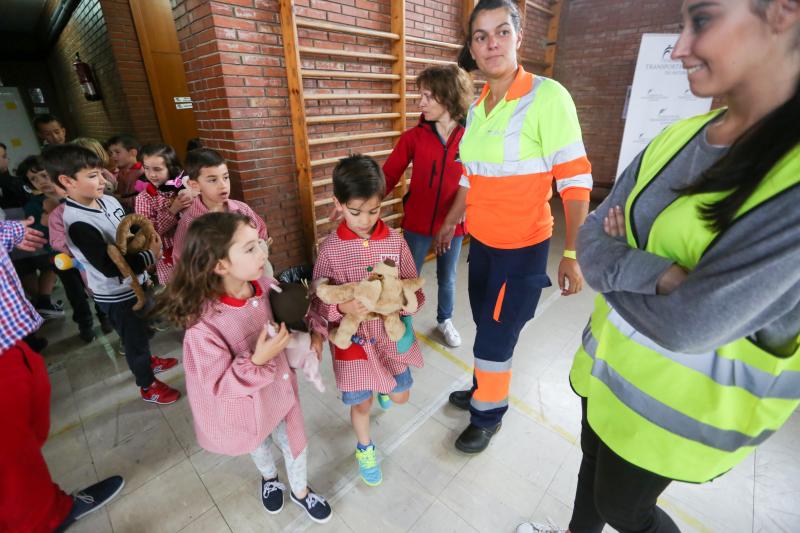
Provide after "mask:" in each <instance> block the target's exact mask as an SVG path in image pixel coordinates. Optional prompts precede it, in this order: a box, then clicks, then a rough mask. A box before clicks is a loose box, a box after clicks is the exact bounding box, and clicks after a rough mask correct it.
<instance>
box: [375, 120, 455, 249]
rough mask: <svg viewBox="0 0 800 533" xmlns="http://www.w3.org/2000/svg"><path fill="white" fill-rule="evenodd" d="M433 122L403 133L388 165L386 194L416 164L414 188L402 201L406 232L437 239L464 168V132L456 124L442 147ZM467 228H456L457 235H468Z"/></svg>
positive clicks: (413, 174)
mask: <svg viewBox="0 0 800 533" xmlns="http://www.w3.org/2000/svg"><path fill="white" fill-rule="evenodd" d="M435 128H436V125H435V124H434V123H433V122H426V121H424V120H423V119H422V118H420V121H419V124H417V125H416V126H415V127H413V128H411V129H410V130H408V131H406V132H404V133H403V134H402V135H401V136H400V140H399V141H397V146H395V147H394V150H393V151H392V153H391V155H390V156H389V158H388V159H387V160H386V163H384V164H383V173H384V174H385V175H386V191H387V193H390V192H391V191H392V190H394V188H395V186H396V185H397V182H398V181H400V178H401V176H402V175H403V173H404V172H405V170H406V168H408V164H409V163H411V162H413V163H414V167H413V168H412V171H411V184H410V185H409V189H408V193H407V194H406V196H405V198H404V199H403V203H404V211H405V217H404V218H403V229H405V230H408V231H411V232H413V233H419V234H421V235H436V233H437V232H438V231H439V228H440V227H441V225H442V222H444V218H445V216H447V213H448V212H449V211H450V207H451V206H452V205H453V200H454V199H455V196H456V193H457V192H458V187H459V185H458V182H459V180H460V179H461V174H462V166H461V163H460V162H457V161H456V159H457V157H458V144H459V143H460V142H461V137H462V136H463V135H464V128H463V126H461V125H460V124H457V125H456V127H455V128H454V129H453V132H452V133H451V134H450V138H449V139H447V144H446V145H445V144H443V143H442V140H441V138H440V137H439V134H438V133H437V132H436V129H435ZM466 232H467V231H466V227H465V225H464V224H463V223H462V224H458V225H456V232H455V235H456V236H459V235H464V234H465V233H466Z"/></svg>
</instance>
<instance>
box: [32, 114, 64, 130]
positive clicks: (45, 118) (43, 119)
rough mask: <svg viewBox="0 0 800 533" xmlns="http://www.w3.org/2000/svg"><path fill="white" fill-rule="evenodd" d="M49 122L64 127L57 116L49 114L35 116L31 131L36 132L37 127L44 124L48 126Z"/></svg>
mask: <svg viewBox="0 0 800 533" xmlns="http://www.w3.org/2000/svg"><path fill="white" fill-rule="evenodd" d="M51 122H58V124H59V125H60V126H63V125H64V124H63V123H62V122H61V120H59V118H58V117H57V116H55V115H51V114H50V113H42V114H41V115H36V116H35V117H33V129H35V130H37V131H38V130H39V126H44V125H45V124H50V123H51Z"/></svg>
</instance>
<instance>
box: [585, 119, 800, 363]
mask: <svg viewBox="0 0 800 533" xmlns="http://www.w3.org/2000/svg"><path fill="white" fill-rule="evenodd" d="M725 151H726V148H725V147H717V146H712V145H710V144H709V143H708V141H707V139H706V132H705V130H703V131H702V132H701V134H700V135H697V136H696V137H695V138H694V139H693V140H692V141H691V142H690V143H689V144H688V145H687V146H686V147H685V148H684V149H683V150H682V151H681V153H680V154H678V156H676V157H675V158H674V159H673V160H672V162H671V163H670V164H669V165H668V166H667V167H666V168H665V169H664V170H663V171H662V173H661V174H660V175H659V176H658V178H656V180H654V182H653V183H652V184H651V185H650V186H649V187H648V188H647V189H646V190H645V191H644V192H643V193H642V194H641V196H640V198H639V199H638V200H637V202H636V206H635V209H634V212H633V217H634V222H635V225H636V230H637V233H638V234H637V238H638V242H639V244H640V246H642V247H644V246H645V245H646V243H647V237H648V234H649V232H650V228H651V227H652V224H653V221H654V220H655V217H656V216H657V215H658V214H659V213H660V212H661V211H662V210H663V209H664V208H665V207H666V206H668V205H669V204H670V203H671V202H672V201H673V200H675V198H677V196H678V194H677V193H676V192H675V191H674V189H676V188H679V187H682V186H684V185H686V184H688V183H691V182H692V181H694V180H696V179H697V178H698V177H699V175H700V174H701V173H702V172H703V171H704V170H705V169H707V168H708V167H709V166H711V164H713V163H714V162H715V161H716V160H717V159H718V158H719V157H721V156H722V155H723V154H724V153H725ZM640 158H641V154H640V155H639V157H637V158H636V160H634V161H633V163H632V164H631V165H630V166H629V167H628V168H627V169H626V170H625V171H624V172H623V173H622V175H621V176H620V177H619V179H618V180H617V182H616V184H615V185H614V188H613V189H612V191H611V194H609V196H608V197H607V198H606V199H605V201H604V202H603V203H602V204H601V205H600V206H599V207H598V208H597V209H596V210H595V211H593V212H592V213H590V214H589V217H588V218H587V219H586V222H585V223H584V225H583V226H582V227H581V230H580V232H579V234H578V243H577V249H578V261H579V263H580V266H581V269H582V270H583V273H584V276H585V278H586V281H587V283H588V284H589V285H590V286H591V287H592V288H593V289H595V290H596V291H598V292H602V293H603V294H604V295H605V296H606V299H607V300H608V302H609V303H610V304H611V305H612V306H613V307H614V309H616V310H617V311H618V312H619V313H620V315H622V317H623V318H624V319H625V320H627V321H628V322H629V323H630V324H631V325H632V326H634V327H635V328H636V329H637V330H638V331H640V332H641V333H643V334H645V335H647V336H648V337H650V338H651V339H652V340H654V341H655V342H657V343H658V344H660V345H661V346H663V347H665V348H667V349H670V350H674V351H680V352H687V353H699V352H702V351H707V350H712V349H714V348H717V347H719V346H721V345H723V344H726V343H728V342H731V341H733V340H736V339H738V338H741V337H746V336H749V337H751V338H752V339H753V340H755V341H756V342H757V343H758V344H759V345H760V346H761V347H762V348H765V349H767V350H769V351H771V352H773V353H776V354H778V355H784V356H785V355H789V354H791V352H792V351H793V349H794V347H795V346H796V340H797V336H798V333H800V186H798V187H794V188H792V189H790V190H789V191H787V192H785V193H783V194H781V195H779V196H778V197H776V198H773V199H772V200H771V201H769V202H766V203H765V204H762V205H761V206H759V207H758V208H756V209H754V210H753V211H751V212H749V213H748V214H747V215H745V216H744V217H743V218H742V219H741V220H740V221H739V222H737V223H736V224H734V225H733V226H732V227H731V229H729V230H728V231H727V232H726V233H725V234H724V235H723V236H722V237H720V238H719V240H718V241H717V242H716V243H715V244H714V245H713V247H712V248H711V249H710V250H709V251H708V252H707V253H706V254H705V255H704V256H703V258H702V259H701V260H700V262H699V263H698V264H697V265H696V267H695V269H694V270H692V271H691V272H690V273H689V276H688V278H687V279H686V281H685V282H684V283H683V284H682V285H681V286H680V287H678V288H677V289H676V290H675V291H674V292H673V293H671V294H669V295H656V283H657V281H658V278H659V277H660V276H661V274H663V273H664V271H665V270H666V269H667V268H669V267H670V266H671V265H672V261H671V260H669V259H665V258H662V257H659V256H656V255H654V254H651V253H649V252H645V251H643V250H640V249H636V248H631V247H630V246H628V244H627V242H626V241H625V240H624V239H621V238H613V237H609V236H608V235H607V234H606V233H605V232H604V231H603V218H605V216H606V215H607V214H608V210H609V209H610V208H611V207H614V206H617V205H619V206H623V207H624V205H625V203H626V201H627V198H628V196H629V195H630V193H631V191H632V189H633V187H634V184H635V182H636V172H637V170H638V168H639V162H640Z"/></svg>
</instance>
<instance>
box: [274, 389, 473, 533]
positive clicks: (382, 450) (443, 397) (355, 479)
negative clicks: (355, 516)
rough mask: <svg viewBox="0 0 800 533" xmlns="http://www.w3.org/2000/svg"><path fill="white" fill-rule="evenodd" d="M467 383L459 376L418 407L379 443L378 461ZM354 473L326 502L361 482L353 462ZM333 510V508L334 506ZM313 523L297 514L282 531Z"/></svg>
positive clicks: (388, 455) (336, 486)
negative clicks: (396, 429) (430, 399)
mask: <svg viewBox="0 0 800 533" xmlns="http://www.w3.org/2000/svg"><path fill="white" fill-rule="evenodd" d="M467 383H469V376H464V377H460V378H458V379H456V380H454V381H453V382H452V383H450V385H448V387H447V388H446V389H445V391H444V392H442V393H441V394H440V395H439V396H437V397H436V398H435V399H434V400H433V401H432V402H431V403H429V404H428V406H427V407H425V408H424V409H420V411H419V412H418V413H417V414H416V415H414V417H413V418H411V420H409V421H408V422H406V423H405V425H403V427H402V428H400V430H399V431H398V432H397V433H396V434H395V435H392V436H390V437H389V438H387V439H386V440H385V441H383V442H385V443H386V444H383V443H380V446H377V448H378V450H379V456H380V457H379V459H378V462H379V463H382V462H383V461H384V460H385V459H386V458H388V457H390V456H391V455H392V453H394V451H395V450H396V449H397V448H398V447H399V446H400V445H401V444H403V442H405V441H406V440H407V439H408V438H409V437H410V436H411V435H413V434H414V432H415V431H417V430H418V429H419V428H420V427H421V426H422V425H423V424H425V422H427V421H428V420H429V419H430V418H431V417H432V416H433V415H434V414H435V413H436V411H438V410H439V409H441V408H442V406H443V405H444V404H446V403H447V398H448V396H450V392H451V391H454V390H458V389H460V388H462V387H465V386H466V385H467ZM353 468H354V473H353V474H350V475H348V476H344V477H342V478H341V479H340V480H339V481H338V482H337V483H336V485H334V487H333V495H332V496H331V497H329V498H327V500H328V502H330V503H331V506H332V507H333V504H334V503H336V502H337V501H339V500H340V499H341V498H342V497H343V496H344V495H345V494H347V492H348V491H349V490H350V489H352V488H353V487H354V486H356V485H357V484H358V483H362V481H361V478H360V476H359V475H358V473H355V464H354V465H353ZM334 512H336V511H335V508H334ZM312 525H314V523H313V522H312V521H311V520H309V519H308V517H307V516H306V515H305V514H301V515H298V516H297V517H296V518H295V519H294V520H293V521H291V522H290V523H289V524H288V525H287V526H286V527H285V528H284V529H283V531H291V532H302V531H305V530H307V529H308V528H309V527H311V526H312Z"/></svg>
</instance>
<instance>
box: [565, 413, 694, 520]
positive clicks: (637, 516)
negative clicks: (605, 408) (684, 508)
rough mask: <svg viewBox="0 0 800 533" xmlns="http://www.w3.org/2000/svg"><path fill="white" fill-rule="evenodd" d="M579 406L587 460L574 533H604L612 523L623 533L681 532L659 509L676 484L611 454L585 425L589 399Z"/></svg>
mask: <svg viewBox="0 0 800 533" xmlns="http://www.w3.org/2000/svg"><path fill="white" fill-rule="evenodd" d="M581 404H582V407H583V416H582V418H581V450H582V451H583V459H582V460H581V469H580V471H579V472H578V488H577V490H576V491H575V506H574V507H573V510H572V520H570V523H569V529H570V531H571V532H572V533H600V532H601V531H602V530H603V526H604V525H605V524H608V525H610V526H611V527H613V528H614V529H616V530H617V531H620V532H621V533H679V532H680V529H678V526H677V525H675V522H673V521H672V519H671V518H670V517H669V515H667V513H665V512H664V511H663V510H662V509H660V508H659V507H657V506H656V500H658V497H659V496H660V495H661V493H662V492H664V490H665V489H666V488H667V486H668V485H669V484H670V483H671V482H672V480H671V479H668V478H665V477H661V476H659V475H658V474H654V473H652V472H649V471H647V470H644V469H642V468H639V467H638V466H636V465H633V464H631V463H629V462H628V461H626V460H625V459H623V458H622V457H620V456H619V455H617V454H616V453H614V452H613V451H611V449H610V448H609V447H608V446H606V445H605V444H604V443H603V441H602V440H600V437H598V436H597V434H596V433H595V432H594V430H593V429H592V428H591V427H589V423H588V422H587V421H586V399H585V398H583V399H582V400H581Z"/></svg>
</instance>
